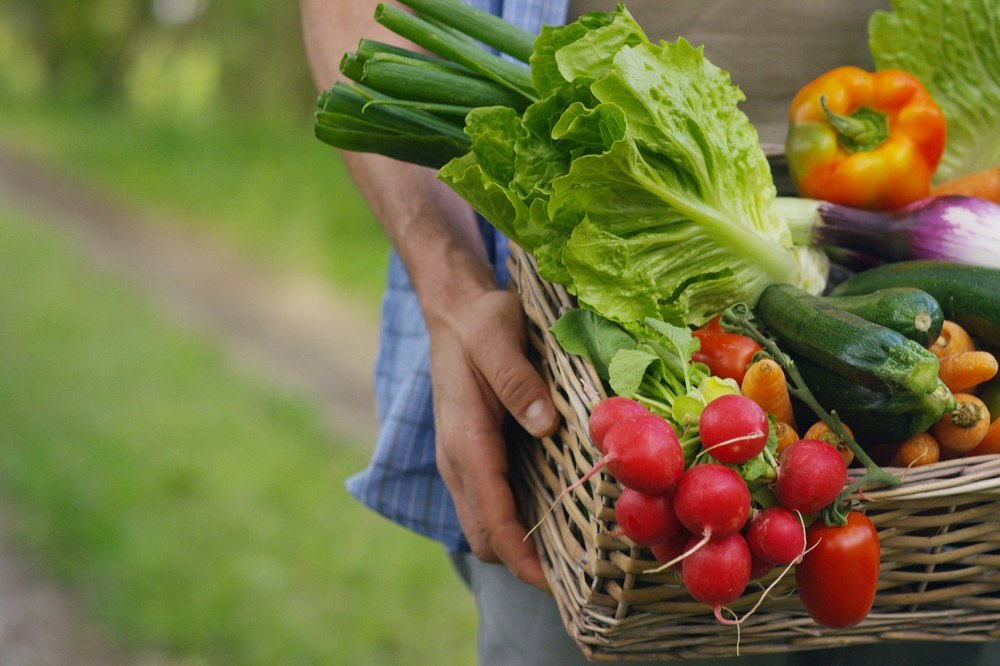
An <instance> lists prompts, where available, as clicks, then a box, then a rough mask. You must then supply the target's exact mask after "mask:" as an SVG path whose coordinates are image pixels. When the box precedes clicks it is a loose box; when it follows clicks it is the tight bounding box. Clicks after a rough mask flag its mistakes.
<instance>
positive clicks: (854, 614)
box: [315, 0, 1000, 627]
mask: <svg viewBox="0 0 1000 666" xmlns="http://www.w3.org/2000/svg"><path fill="white" fill-rule="evenodd" d="M401 2H402V4H404V5H406V6H408V7H409V8H410V9H411V10H412V12H404V11H401V10H397V9H394V8H392V7H388V6H380V7H379V8H378V10H377V13H376V19H377V20H378V21H379V22H380V23H382V24H383V25H385V26H386V27H388V28H389V29H391V30H392V31H394V32H396V33H397V34H399V35H402V36H403V37H406V38H407V39H409V40H410V41H412V42H414V43H415V44H417V45H419V46H420V47H422V48H423V49H426V51H428V52H429V54H428V53H425V52H423V51H421V52H416V51H409V50H406V49H401V48H399V47H395V46H389V45H386V44H381V43H378V42H374V41H371V40H366V39H362V40H361V41H360V42H359V45H358V48H357V50H356V51H355V52H352V53H348V54H346V55H345V57H344V60H343V62H342V65H341V70H342V72H343V73H344V74H345V76H346V77H348V79H350V81H349V82H338V83H337V84H335V85H334V86H333V87H332V88H331V89H330V90H328V91H326V92H325V93H323V95H321V97H320V100H319V105H320V109H319V111H318V112H317V114H316V126H315V130H316V135H317V136H318V137H319V138H320V139H321V140H323V141H325V142H327V143H329V144H331V145H333V146H335V147H338V148H342V149H345V150H355V151H365V152H377V153H381V154H385V155H388V156H391V157H394V158H396V159H400V160H404V161H408V162H412V163H416V164H421V165H425V166H430V167H433V168H435V169H437V170H438V176H439V178H440V179H441V180H442V181H444V182H445V183H447V184H448V185H449V186H450V187H451V188H452V189H454V190H455V191H456V192H457V193H459V194H460V195H461V196H462V197H463V198H465V199H466V200H467V201H468V202H469V203H470V204H471V205H472V206H473V207H474V208H475V209H476V210H477V211H478V212H479V213H480V214H481V215H482V216H483V217H484V218H486V219H487V220H488V221H489V222H490V223H492V224H493V225H494V226H495V227H496V228H497V229H499V230H500V231H502V232H503V233H504V234H506V235H507V236H508V237H509V238H510V239H512V240H513V241H514V242H516V243H517V244H519V245H520V246H521V247H522V248H524V249H525V250H527V251H528V252H529V253H531V255H532V256H533V257H534V258H535V260H536V261H537V266H538V271H539V274H540V275H541V276H542V277H543V278H545V279H547V280H549V281H551V282H555V283H559V284H561V285H564V286H565V287H566V289H567V290H568V291H569V292H570V293H571V294H573V295H574V296H575V297H576V299H577V302H578V304H579V308H577V309H574V310H570V311H569V312H567V313H565V314H564V315H563V316H562V317H561V318H560V319H559V320H558V321H557V322H556V324H555V325H554V326H553V328H552V333H553V334H554V336H555V337H556V339H557V340H558V342H559V344H560V345H561V346H562V347H563V349H565V350H566V351H567V352H569V353H573V354H579V355H581V356H583V357H585V358H586V359H587V360H588V361H590V362H591V363H592V364H593V366H594V368H595V369H596V370H597V373H598V375H599V376H600V378H601V379H602V381H603V382H604V384H605V386H606V388H607V389H608V393H609V395H611V396H612V397H609V398H607V399H606V400H604V401H603V402H600V403H598V404H596V405H594V406H593V410H592V414H591V418H590V422H589V425H588V427H589V435H590V439H591V442H592V444H593V445H594V449H595V451H596V452H597V453H596V454H595V464H594V466H593V468H592V469H591V470H590V472H589V473H588V474H587V475H586V476H585V478H584V479H581V480H580V481H579V482H578V483H583V482H585V481H586V480H587V479H588V478H590V477H591V475H593V474H595V473H597V471H598V470H601V469H604V470H606V471H608V472H609V473H610V474H611V475H612V476H613V477H614V478H615V480H617V481H618V483H619V484H620V485H621V487H622V491H621V494H620V496H619V497H618V499H617V501H616V505H615V513H616V525H617V527H616V530H617V534H618V535H619V536H620V537H621V538H623V539H627V540H629V541H630V542H632V543H633V544H635V545H637V546H640V547H646V548H649V549H650V551H651V553H652V554H653V556H654V557H655V558H656V559H658V560H660V562H661V563H662V566H661V567H660V569H677V568H679V569H680V570H681V572H682V578H683V584H684V585H685V586H687V589H688V591H689V592H690V593H691V595H692V596H693V597H695V598H696V599H699V600H701V601H704V602H705V603H706V604H707V605H708V606H710V607H711V608H712V609H713V613H714V614H715V617H716V618H718V619H719V621H720V622H723V623H726V624H730V623H739V622H741V621H742V619H733V618H730V617H727V616H726V614H725V613H724V605H725V604H726V603H728V602H730V601H732V600H733V599H735V598H737V597H738V596H740V595H741V594H743V593H744V591H745V589H746V586H747V584H748V582H749V581H750V580H752V579H754V578H758V577H761V576H763V575H764V574H765V573H767V572H769V571H771V570H772V569H773V568H774V567H777V566H780V567H783V570H784V573H788V572H789V571H791V569H792V568H794V569H795V578H796V584H797V590H798V593H799V597H800V598H801V600H802V602H803V604H804V606H805V608H806V610H807V611H808V612H809V613H810V615H811V616H812V617H813V618H814V619H815V620H816V621H817V622H818V623H820V624H822V625H824V626H827V627H846V626H851V625H853V624H857V623H858V622H861V621H862V620H863V619H864V618H865V616H866V615H867V613H868V611H869V610H870V608H871V606H872V603H873V601H874V597H875V591H876V584H877V581H878V575H879V544H878V535H877V533H876V531H875V529H874V527H873V526H872V524H871V522H870V521H869V520H868V519H867V518H866V517H865V516H864V514H863V510H862V509H863V507H861V505H860V504H859V492H858V491H859V490H862V489H864V488H866V487H869V486H874V485H894V484H898V483H900V475H899V474H890V473H888V472H887V471H886V470H883V469H882V468H881V467H880V465H892V466H898V467H904V468H905V467H908V466H912V465H920V464H929V463H932V462H935V461H937V460H939V459H943V458H949V457H958V456H963V455H979V454H986V453H1000V418H998V417H1000V379H997V378H996V375H997V360H996V356H995V355H994V352H993V350H995V349H1000V303H998V302H997V294H998V293H1000V253H997V252H996V251H995V248H998V247H1000V203H995V202H991V201H989V200H988V199H989V198H990V197H989V196H984V195H982V194H983V192H982V190H978V189H971V188H969V187H968V186H967V185H965V184H962V183H961V182H960V180H961V179H967V178H970V177H972V180H973V181H975V182H977V183H979V184H980V185H981V184H982V183H983V182H984V178H983V176H982V174H984V173H987V172H989V171H990V170H992V169H994V168H998V167H1000V146H998V144H997V138H998V137H1000V131H998V128H997V127H996V125H997V121H996V120H995V119H994V118H995V114H994V113H993V111H992V110H993V109H995V108H996V106H997V103H998V102H1000V53H987V52H984V51H983V48H984V47H982V46H981V45H982V42H983V41H984V40H983V39H982V35H981V34H980V30H981V29H983V26H984V25H986V26H994V27H995V26H996V25H997V24H998V22H1000V9H998V8H997V7H996V6H994V5H992V4H991V3H976V2H972V0H952V1H951V2H942V3H935V4H933V5H932V3H927V2H921V0H898V1H897V2H895V3H894V12H891V13H881V12H880V13H877V14H876V15H875V16H873V18H872V21H871V32H872V34H871V44H872V49H873V53H874V55H875V57H876V62H877V63H878V64H879V66H880V71H879V72H877V73H875V74H870V73H865V72H860V71H859V70H854V69H849V68H845V69H842V70H835V71H834V72H831V73H830V74H828V75H826V76H824V77H821V78H820V79H818V80H817V81H816V82H813V83H811V84H809V85H807V86H805V87H804V88H803V90H802V92H801V93H800V94H799V96H797V97H796V98H795V100H793V101H791V108H792V113H791V127H790V132H789V142H788V151H787V152H788V157H789V166H790V169H791V171H792V175H793V177H794V180H795V182H796V184H797V185H798V186H799V187H800V188H801V189H800V193H801V194H802V196H801V197H795V198H791V197H778V196H777V195H776V190H775V186H774V181H773V179H772V175H771V171H770V166H769V164H768V161H767V159H766V157H765V155H764V153H763V151H762V149H761V148H760V146H759V144H758V142H757V134H756V131H755V130H754V128H753V126H752V125H751V124H750V122H749V121H748V119H747V118H746V116H745V115H744V114H743V113H742V112H741V111H740V109H739V104H740V102H742V101H743V95H742V93H741V92H740V90H739V89H738V88H736V87H735V86H733V85H732V84H731V83H730V80H729V76H728V74H727V73H726V72H725V71H723V70H721V69H719V68H717V67H715V66H714V65H712V64H711V63H710V62H709V61H708V60H707V59H706V58H705V56H704V53H703V51H702V49H700V48H696V47H694V46H692V45H691V44H689V43H688V42H687V41H685V40H684V39H678V40H677V41H675V42H669V43H668V42H660V43H654V42H651V41H650V40H649V39H648V38H647V37H646V35H645V34H644V32H643V31H642V28H641V27H640V26H639V25H638V24H637V23H636V22H635V20H634V19H633V18H632V16H631V15H630V14H629V12H628V10H627V9H626V8H625V7H624V6H623V5H619V7H618V8H617V9H616V10H615V11H612V12H608V13H591V14H587V15H585V16H583V17H581V18H580V19H579V20H578V21H576V22H574V23H571V24H568V25H565V26H558V27H545V28H543V30H542V32H541V34H540V35H538V36H537V38H536V36H534V35H531V34H529V33H526V32H524V31H522V30H519V29H517V28H515V27H514V26H511V25H510V24H507V23H506V22H504V21H502V20H500V19H498V18H496V17H493V16H490V15H486V14H483V13H481V12H478V11H476V10H473V9H470V8H469V7H467V6H465V5H463V4H461V3H459V2H457V1H456V0H401ZM956 4H961V5H963V12H962V15H963V17H964V22H961V23H955V22H952V18H953V14H954V13H955V12H954V11H953V10H954V7H953V5H956ZM938 11H939V12H940V18H941V20H942V21H943V22H944V25H946V27H947V28H948V29H947V30H946V31H945V34H944V35H942V33H941V28H940V26H937V25H935V26H934V27H933V29H932V28H931V27H930V26H929V22H928V21H927V20H926V19H927V13H928V12H930V13H934V12H938ZM928 31H932V32H933V34H932V32H928ZM938 45H940V48H938ZM993 45H994V46H993V47H994V48H995V41H994V42H993ZM932 46H933V48H932ZM495 51H496V52H499V53H501V54H504V55H503V56H501V55H497V54H496V53H495ZM518 61H519V62H518ZM970 61H971V62H975V63H977V65H978V66H979V67H980V68H981V69H980V70H979V71H975V72H973V73H972V74H968V73H967V72H966V70H967V69H968V66H967V65H968V63H969V62H970ZM960 70H961V71H962V72H963V73H962V74H961V77H960V76H959V74H958V72H959V71H960ZM968 77H972V78H968ZM984 80H985V81H986V83H984ZM973 91H975V94H973ZM946 136H947V141H946V140H945V138H946ZM897 167H898V168H897ZM964 182H965V183H968V182H969V181H967V180H966V181H964ZM941 188H944V189H941ZM948 188H951V189H948ZM943 192H950V193H949V194H939V193H943ZM952 193H957V194H952ZM831 259H832V260H833V262H834V265H835V266H837V267H838V270H842V269H847V271H848V273H850V274H851V275H850V277H847V279H844V280H842V281H840V282H839V284H836V285H835V284H834V281H833V280H832V279H831V272H830V266H831V263H830V262H831ZM800 426H804V428H803V429H802V430H800ZM800 431H801V432H802V433H803V435H802V436H801V437H800V435H799V432H800ZM852 465H853V466H856V467H862V468H863V469H864V472H863V473H861V474H860V475H858V477H857V480H855V481H854V482H852V483H849V484H848V483H847V479H848V475H847V468H848V466H852ZM574 487H575V486H574ZM570 490H572V488H567V489H566V490H565V491H564V493H565V492H569V491H570ZM694 497H698V498H700V499H698V500H694V499H692V498H694ZM705 497H712V498H713V499H712V500H710V501H706V500H705V499H704V498H705ZM830 562H836V564H837V567H838V568H841V569H843V568H847V569H850V570H852V572H853V573H852V576H851V577H850V578H849V582H845V581H844V579H843V578H842V577H840V578H837V580H836V581H835V582H832V579H831V578H830V577H828V576H825V575H824V572H825V571H827V570H828V569H829V566H830ZM784 573H783V574H782V575H784Z"/></svg>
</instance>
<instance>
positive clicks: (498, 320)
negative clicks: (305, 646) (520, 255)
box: [301, 0, 557, 587]
mask: <svg viewBox="0 0 1000 666" xmlns="http://www.w3.org/2000/svg"><path fill="white" fill-rule="evenodd" d="M375 5H376V3H375V2H371V1H365V2H360V1H359V2H352V3H340V2H335V1H334V0H302V1H301V16H302V29H303V36H304V39H305V46H306V53H307V57H308V59H309V62H310V65H311V67H312V71H313V77H314V80H315V83H316V85H317V87H318V88H319V89H326V88H328V87H329V86H330V85H332V83H333V81H334V80H335V79H336V78H337V77H338V76H339V69H338V64H339V62H340V58H341V56H342V55H343V54H344V53H345V52H347V51H350V50H353V49H354V47H355V46H356V44H357V39H358V37H359V36H362V35H364V36H365V37H370V38H373V39H379V40H381V41H387V42H388V41H398V38H397V37H396V36H395V35H391V34H390V33H388V32H387V31H385V30H384V29H382V28H381V27H380V26H378V25H377V24H376V23H375V22H374V20H373V19H372V16H373V14H374V8H375ZM342 155H343V158H344V161H345V163H346V164H347V167H348V170H349V172H350V174H351V177H352V178H353V179H354V182H355V184H356V185H357V187H358V189H359V191H360V192H361V194H362V195H363V196H364V197H365V199H366V200H367V201H368V203H369V205H370V206H371V208H372V211H373V212H374V214H375V216H376V218H377V219H378V220H379V222H380V224H381V225H382V227H383V228H384V230H385V232H386V234H387V236H388V238H389V240H390V242H391V243H392V245H393V247H394V248H395V249H396V251H397V253H398V254H399V256H400V259H401V260H402V262H403V264H404V265H405V266H406V269H407V272H408V274H409V276H410V280H411V282H412V284H413V286H414V289H415V291H416V293H417V296H418V298H419V300H420V303H421V307H422V310H423V315H424V319H425V322H426V324H427V328H428V332H429V334H430V365H431V381H432V385H433V390H434V416H435V430H436V433H437V454H436V455H437V462H438V469H439V471H440V473H441V476H442V478H443V480H444V482H445V484H446V485H447V487H448V489H449V491H450V492H451V495H452V497H453V499H454V501H455V505H456V509H457V512H458V517H459V521H460V523H461V525H462V529H463V532H464V533H465V535H466V538H467V539H468V540H469V543H470V546H471V547H472V550H473V552H474V553H475V554H476V555H477V556H478V557H480V558H481V559H483V560H486V561H501V562H503V563H504V564H505V565H507V567H508V568H510V570H511V571H512V572H513V573H514V574H515V575H516V576H517V577H518V578H520V579H522V580H524V581H525V582H528V583H531V584H533V585H537V586H540V587H541V586H544V581H543V579H542V574H541V567H540V564H539V562H538V557H537V554H536V552H535V550H534V547H533V546H532V544H531V543H530V542H527V541H525V540H524V537H525V535H526V530H525V527H524V526H523V525H521V524H520V522H519V521H518V518H517V512H516V507H515V504H514V497H513V493H512V491H511V488H510V485H509V483H508V481H507V473H508V461H507V455H506V444H505V441H504V438H503V433H502V426H503V422H504V420H505V418H506V415H507V413H510V414H511V415H513V416H514V417H515V418H516V419H517V420H518V422H519V423H520V424H521V425H522V426H523V427H524V428H525V429H526V430H527V431H528V432H530V433H532V434H533V435H536V436H542V435H546V434H551V433H552V432H553V431H554V430H555V428H556V426H557V416H556V413H555V409H554V407H553V405H552V402H551V399H550V397H549V393H548V389H547V387H546V385H545V383H544V381H543V380H542V378H541V377H540V376H539V375H538V373H537V372H536V371H535V370H534V368H533V367H532V365H531V364H530V362H529V361H528V359H527V358H526V357H525V354H524V348H525V341H526V338H525V329H524V319H523V317H524V315H523V312H522V310H521V306H520V302H519V300H518V299H517V297H516V296H514V295H513V294H512V293H510V292H509V291H508V290H506V289H504V288H503V287H502V286H500V285H497V284H496V282H495V280H494V277H493V269H492V267H491V266H490V264H489V261H488V260H487V252H486V248H485V245H484V242H483V238H482V236H481V235H480V233H479V230H478V224H477V220H476V217H475V215H474V213H473V211H472V209H471V208H470V207H469V206H468V205H467V204H466V203H465V202H464V201H463V200H462V199H461V198H460V197H458V196H457V195H456V194H455V193H454V192H452V191H451V190H450V189H449V188H447V186H445V185H444V184H442V183H441V182H440V181H438V180H437V179H436V177H435V172H434V171H433V170H431V169H427V168H424V167H419V166H415V165H411V164H404V163H400V162H396V161H393V160H389V159H388V158H385V157H381V156H378V155H372V154H361V153H350V152H344V153H342Z"/></svg>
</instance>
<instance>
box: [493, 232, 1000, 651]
mask: <svg viewBox="0 0 1000 666" xmlns="http://www.w3.org/2000/svg"><path fill="white" fill-rule="evenodd" d="M510 269H511V271H510V273H511V281H512V285H513V287H514V288H515V289H516V290H517V292H518V294H519V295H520V297H521V301H522V303H523V305H524V309H525V312H526V314H527V317H528V328H529V348H530V349H529V351H530V352H531V354H532V355H533V356H534V360H535V362H536V365H537V367H538V368H539V370H540V371H541V372H542V374H543V376H544V377H545V378H546V379H547V381H548V383H549V386H550V389H551V393H552V397H553V399H554V400H555V404H556V408H557V409H558V411H559V412H560V414H561V417H562V422H561V426H560V428H559V430H558V432H557V433H556V434H555V435H553V436H552V437H548V438H545V439H542V440H532V439H527V438H522V439H520V440H518V441H516V442H515V443H514V444H513V445H512V446H513V451H512V465H513V470H512V472H513V477H514V478H513V481H514V486H515V491H516V493H517V495H518V500H519V502H520V505H521V507H522V511H523V512H524V514H525V519H526V520H527V521H529V523H530V524H535V523H536V522H537V521H539V520H542V522H541V524H540V525H539V527H538V528H537V529H536V530H535V532H534V538H535V541H536V544H537V546H538V548H539V551H540V553H541V554H542V560H543V566H544V567H545V569H546V576H547V579H548V582H549V585H550V587H551V588H552V590H553V594H554V595H555V597H556V601H557V603H558V606H559V611H560V613H561V615H562V618H563V622H564V624H565V625H566V628H567V630H568V631H569V633H570V634H571V635H572V636H573V638H574V640H575V641H576V642H577V643H578V644H579V645H580V647H581V648H582V649H583V651H584V653H585V654H586V655H587V657H588V658H590V659H592V660H595V661H610V660H627V659H651V658H659V659H683V658H694V657H721V656H733V655H734V654H735V647H736V642H737V633H736V629H735V628H734V627H727V626H723V625H720V624H719V623H718V622H717V621H716V620H715V618H714V617H713V615H712V612H711V610H710V609H709V608H708V607H707V606H706V605H704V604H702V603H699V602H697V601H695V600H693V599H692V598H691V597H689V596H688V595H687V593H686V592H685V589H684V587H683V585H682V584H681V583H680V581H679V580H678V578H677V577H676V575H675V574H673V573H671V572H662V573H657V574H645V573H643V572H644V571H647V570H649V569H652V568H655V567H656V566H658V562H656V560H655V559H654V558H653V556H652V554H651V553H650V551H649V550H648V549H646V548H639V547H636V546H634V544H631V543H630V542H628V540H627V539H626V538H624V537H619V536H616V535H615V534H614V530H615V524H614V502H615V499H616V498H617V496H618V493H619V491H620V490H621V487H620V486H619V485H618V483H617V482H616V481H615V480H614V478H613V477H611V476H610V475H609V474H607V473H605V472H604V471H601V472H599V473H598V474H595V475H594V476H593V477H592V478H591V479H590V480H589V481H588V482H586V483H584V484H582V485H581V486H580V487H578V488H577V489H575V491H574V492H572V493H569V494H567V495H566V496H565V497H564V498H563V499H562V500H561V501H560V503H559V504H558V505H557V506H555V508H554V509H553V510H552V511H551V513H548V514H546V511H547V510H548V508H549V507H550V506H551V505H552V503H553V502H554V500H555V497H556V496H557V495H558V494H559V493H560V492H561V491H562V490H563V489H564V488H566V487H567V486H569V485H571V484H573V483H574V482H576V481H577V480H579V479H580V478H581V477H582V476H583V475H584V474H585V473H586V472H587V471H588V470H589V469H590V468H591V466H592V465H593V463H594V461H595V460H596V459H597V458H599V456H600V454H599V453H598V452H597V450H596V449H595V448H594V447H593V446H592V444H591V443H590V440H589V438H588V436H587V421H588V414H589V408H590V406H591V405H593V404H594V402H595V401H596V400H597V399H598V398H600V397H603V396H604V392H603V389H602V386H601V381H600V379H599V378H598V377H597V375H596V373H595V372H594V369H593V368H592V367H591V366H590V365H589V364H588V363H587V362H585V361H584V360H582V359H581V358H579V357H577V356H575V355H569V354H566V353H565V352H563V351H562V350H561V349H560V347H559V345H558V343H557V342H556V341H555V339H554V338H553V337H552V335H551V334H550V333H549V332H548V331H549V327H550V326H551V325H552V323H553V322H554V321H555V320H556V319H558V317H559V316H560V315H561V314H562V313H563V312H565V311H566V310H568V309H570V308H572V307H574V302H573V300H572V298H571V297H570V296H569V295H568V294H567V293H566V291H565V290H564V289H563V288H562V287H560V286H558V285H553V284H551V283H548V282H546V281H545V280H543V279H541V278H540V277H539V276H538V274H537V271H536V268H535V264H534V260H533V259H532V257H531V256H530V255H528V254H527V253H526V252H524V251H523V250H521V249H520V248H518V247H517V246H514V245H512V246H511V260H510ZM887 471H890V472H892V473H895V474H898V475H901V476H902V478H903V483H902V484H901V485H900V486H898V487H894V488H888V489H882V490H874V491H868V492H866V493H865V496H864V500H865V504H864V505H865V507H866V513H867V514H868V516H869V517H870V518H871V520H872V522H873V523H874V524H875V526H876V527H877V528H878V531H879V537H880V539H881V546H882V568H881V576H880V581H879V591H878V596H877V597H876V599H875V605H874V608H873V609H872V612H871V613H870V615H869V616H868V618H867V619H866V620H865V621H864V622H862V623H861V624H860V625H858V626H856V627H852V628H849V629H840V630H828V629H824V628H822V627H820V626H818V625H817V624H816V623H815V622H813V621H812V619H810V618H809V616H808V615H807V614H806V612H805V610H804V609H803V608H802V605H801V603H800V602H799V600H798V597H797V595H796V594H795V585H794V574H793V573H792V572H789V574H788V575H786V576H784V577H783V578H782V579H781V580H780V581H779V582H778V584H777V585H776V586H775V587H774V589H772V590H771V591H770V592H769V594H768V596H767V598H766V599H765V600H764V602H763V603H762V604H761V605H760V607H759V608H757V610H756V611H755V612H754V613H753V614H752V615H751V617H750V618H749V619H748V620H747V621H746V622H745V623H744V624H743V626H742V627H741V629H740V633H739V646H740V653H741V654H756V653H766V652H783V651H791V650H806V649H815V648H824V647H834V646H844V645H851V644H858V643H870V642H875V641H912V640H948V641H983V640H994V639H1000V626H998V625H1000V456H982V457H979V458H967V459H959V460H952V461H945V462H939V463H934V464H932V465H927V466H924V467H918V468H914V469H911V470H901V469H891V468H889V469H888V470H887ZM543 514H544V520H543V519H542V518H543ZM780 573H781V572H780V570H776V571H773V572H772V573H771V574H769V575H768V576H767V577H765V578H764V579H763V580H762V581H761V584H760V585H758V584H757V582H753V583H751V585H750V586H749V587H748V588H747V591H746V592H745V593H744V595H743V596H742V597H741V598H740V599H738V600H737V601H736V602H734V603H732V604H730V606H729V607H730V608H731V609H732V610H733V611H734V612H735V613H737V614H739V615H743V614H744V613H745V612H746V611H748V610H750V609H751V608H752V607H753V606H754V605H755V604H757V603H758V601H759V600H760V597H761V592H762V588H763V587H764V586H766V585H767V584H768V583H769V582H770V581H773V580H774V579H775V578H777V577H778V575H779V574H780ZM832 575H844V576H848V575H850V572H839V573H838V572H834V573H833V574H832Z"/></svg>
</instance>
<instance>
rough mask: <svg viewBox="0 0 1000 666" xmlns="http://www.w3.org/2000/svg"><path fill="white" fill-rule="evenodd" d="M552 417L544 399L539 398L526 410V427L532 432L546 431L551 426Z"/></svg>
mask: <svg viewBox="0 0 1000 666" xmlns="http://www.w3.org/2000/svg"><path fill="white" fill-rule="evenodd" d="M550 421H551V417H550V415H549V413H548V409H547V405H546V403H545V401H544V400H542V399H541V398H539V399H538V400H536V401H534V402H533V403H531V404H530V405H528V408H527V409H526V410H524V427H525V428H527V430H528V432H530V433H532V434H536V435H537V434H539V433H542V432H544V431H545V430H546V429H547V428H548V427H549V422H550Z"/></svg>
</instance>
